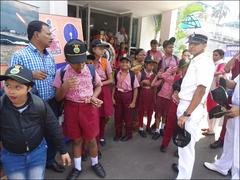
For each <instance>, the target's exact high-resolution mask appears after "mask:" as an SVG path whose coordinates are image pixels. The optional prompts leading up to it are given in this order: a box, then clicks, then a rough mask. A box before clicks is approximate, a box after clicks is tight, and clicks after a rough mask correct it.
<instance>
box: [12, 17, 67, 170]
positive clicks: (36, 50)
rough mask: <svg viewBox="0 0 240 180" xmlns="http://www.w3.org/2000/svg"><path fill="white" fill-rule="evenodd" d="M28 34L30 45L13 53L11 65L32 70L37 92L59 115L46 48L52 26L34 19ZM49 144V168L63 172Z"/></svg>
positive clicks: (51, 145)
mask: <svg viewBox="0 0 240 180" xmlns="http://www.w3.org/2000/svg"><path fill="white" fill-rule="evenodd" d="M27 34H28V39H29V41H30V42H29V45H28V46H26V47H25V48H23V49H21V50H19V51H17V52H16V53H14V54H13V56H12V58H11V62H10V66H13V65H16V64H20V65H23V66H25V67H27V68H28V69H30V70H32V73H33V78H34V82H35V86H34V87H33V89H34V91H35V94H37V95H38V96H39V97H41V98H42V99H43V100H44V101H46V102H48V103H49V105H50V107H51V108H52V110H53V112H54V113H55V115H57V106H56V101H55V88H54V87H53V86H52V84H53V80H54V77H55V73H56V67H55V62H54V59H53V57H52V56H51V55H50V54H49V53H48V51H47V49H46V48H48V47H49V46H50V44H51V43H52V37H51V32H50V28H49V26H48V24H46V23H44V22H42V21H32V22H30V23H29V24H28V27H27ZM47 144H48V152H47V168H50V169H53V170H54V171H57V172H63V171H64V170H65V169H64V167H63V166H61V165H60V164H58V163H57V162H56V161H55V155H56V150H55V148H54V144H53V143H52V142H51V140H48V139H47Z"/></svg>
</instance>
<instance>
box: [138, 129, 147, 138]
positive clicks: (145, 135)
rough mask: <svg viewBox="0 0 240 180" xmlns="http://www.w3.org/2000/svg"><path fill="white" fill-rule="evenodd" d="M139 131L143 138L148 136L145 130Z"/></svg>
mask: <svg viewBox="0 0 240 180" xmlns="http://www.w3.org/2000/svg"><path fill="white" fill-rule="evenodd" d="M138 133H139V134H140V136H142V137H143V138H145V137H147V134H146V132H145V131H144V130H138Z"/></svg>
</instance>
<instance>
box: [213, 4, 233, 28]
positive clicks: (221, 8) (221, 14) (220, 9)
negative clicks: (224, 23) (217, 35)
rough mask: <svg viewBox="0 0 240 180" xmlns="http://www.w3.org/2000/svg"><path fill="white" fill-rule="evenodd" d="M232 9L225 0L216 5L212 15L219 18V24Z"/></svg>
mask: <svg viewBox="0 0 240 180" xmlns="http://www.w3.org/2000/svg"><path fill="white" fill-rule="evenodd" d="M229 12H230V9H229V8H228V7H227V6H226V5H225V4H224V1H222V2H219V3H218V4H217V5H216V6H215V7H213V12H212V17H214V18H217V20H218V21H217V25H219V24H220V21H221V20H222V19H223V18H225V17H226V16H227V14H228V13H229Z"/></svg>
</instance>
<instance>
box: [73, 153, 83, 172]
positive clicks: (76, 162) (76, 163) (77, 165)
mask: <svg viewBox="0 0 240 180" xmlns="http://www.w3.org/2000/svg"><path fill="white" fill-rule="evenodd" d="M81 161H82V157H81V156H80V157H79V158H74V166H75V168H76V169H77V170H79V171H81V170H82V168H81Z"/></svg>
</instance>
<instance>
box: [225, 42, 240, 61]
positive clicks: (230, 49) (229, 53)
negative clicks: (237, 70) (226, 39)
mask: <svg viewBox="0 0 240 180" xmlns="http://www.w3.org/2000/svg"><path fill="white" fill-rule="evenodd" d="M239 50H240V49H239V45H226V52H225V58H232V57H233V56H234V55H236V54H237V53H239Z"/></svg>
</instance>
